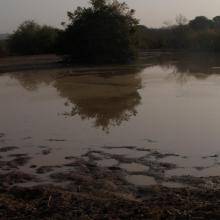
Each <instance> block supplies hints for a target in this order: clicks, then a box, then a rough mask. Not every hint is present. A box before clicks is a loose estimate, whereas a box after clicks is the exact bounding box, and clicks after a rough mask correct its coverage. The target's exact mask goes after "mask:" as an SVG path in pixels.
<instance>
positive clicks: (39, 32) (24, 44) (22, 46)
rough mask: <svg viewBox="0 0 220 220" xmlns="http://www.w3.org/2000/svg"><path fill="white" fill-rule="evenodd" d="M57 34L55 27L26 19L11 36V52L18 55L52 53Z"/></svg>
mask: <svg viewBox="0 0 220 220" xmlns="http://www.w3.org/2000/svg"><path fill="white" fill-rule="evenodd" d="M57 35H58V30H57V29H55V28H52V27H49V26H40V25H39V24H37V23H35V22H34V21H25V22H24V23H23V24H21V25H20V26H19V27H18V29H17V30H16V31H15V32H14V33H13V34H12V35H11V36H10V38H9V47H10V52H11V53H12V54H18V55H30V54H40V53H52V52H54V50H55V43H56V40H57Z"/></svg>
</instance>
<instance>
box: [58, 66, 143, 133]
mask: <svg viewBox="0 0 220 220" xmlns="http://www.w3.org/2000/svg"><path fill="white" fill-rule="evenodd" d="M121 71H122V72H120V73H121V74H118V75H115V76H111V77H100V76H94V75H92V76H91V75H86V76H78V77H71V76H66V77H63V78H61V79H59V80H57V81H56V82H55V84H54V86H55V88H56V89H57V91H59V93H60V96H62V97H65V98H67V100H68V102H69V103H72V104H73V105H74V106H73V108H72V110H71V112H69V113H66V115H70V116H75V115H79V116H80V117H81V119H94V123H95V127H101V128H102V129H103V130H105V131H106V132H108V131H109V129H110V127H112V126H119V125H121V123H122V122H124V121H128V120H129V119H130V118H131V117H132V116H135V115H136V114H137V110H136V107H137V106H138V105H139V104H140V101H141V97H140V95H139V93H138V89H139V88H141V78H140V77H138V75H137V74H134V73H135V72H134V71H133V73H132V74H125V73H126V71H125V72H124V70H121Z"/></svg>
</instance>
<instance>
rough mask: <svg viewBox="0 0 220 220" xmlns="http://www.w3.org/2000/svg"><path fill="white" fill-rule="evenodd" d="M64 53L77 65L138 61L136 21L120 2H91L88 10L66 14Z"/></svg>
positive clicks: (131, 11)
mask: <svg viewBox="0 0 220 220" xmlns="http://www.w3.org/2000/svg"><path fill="white" fill-rule="evenodd" d="M67 15H68V18H69V24H68V25H67V26H66V28H65V30H64V32H63V33H62V34H61V37H60V47H61V53H62V54H65V55H67V56H68V58H70V60H71V62H74V63H91V64H97V63H124V62H129V61H131V60H132V59H134V57H135V39H134V38H135V32H136V30H137V24H138V21H137V19H135V18H134V10H130V9H129V8H128V6H127V5H126V4H125V3H119V2H118V1H117V0H109V1H107V0H91V1H90V6H89V7H88V8H81V7H78V8H77V9H76V10H75V11H74V12H68V13H67Z"/></svg>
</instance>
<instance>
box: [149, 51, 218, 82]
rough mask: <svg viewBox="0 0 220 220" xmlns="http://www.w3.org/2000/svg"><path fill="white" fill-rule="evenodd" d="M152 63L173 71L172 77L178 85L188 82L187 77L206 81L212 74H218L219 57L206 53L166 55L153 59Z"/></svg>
mask: <svg viewBox="0 0 220 220" xmlns="http://www.w3.org/2000/svg"><path fill="white" fill-rule="evenodd" d="M153 63H154V64H156V65H160V66H161V67H164V68H167V69H170V68H173V69H174V77H176V80H177V81H179V82H180V83H185V82H187V81H188V79H189V77H195V78H196V79H200V80H203V79H207V78H208V77H209V76H211V75H214V74H220V55H219V54H207V53H167V54H166V55H163V54H162V53H161V55H160V56H157V58H155V59H153Z"/></svg>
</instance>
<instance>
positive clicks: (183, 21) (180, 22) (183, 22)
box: [176, 14, 187, 26]
mask: <svg viewBox="0 0 220 220" xmlns="http://www.w3.org/2000/svg"><path fill="white" fill-rule="evenodd" d="M176 23H177V25H179V26H182V25H186V24H187V18H186V17H184V16H183V15H182V14H179V15H177V16H176Z"/></svg>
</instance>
